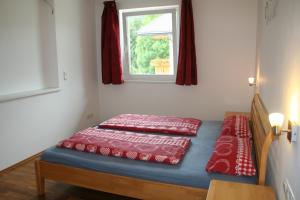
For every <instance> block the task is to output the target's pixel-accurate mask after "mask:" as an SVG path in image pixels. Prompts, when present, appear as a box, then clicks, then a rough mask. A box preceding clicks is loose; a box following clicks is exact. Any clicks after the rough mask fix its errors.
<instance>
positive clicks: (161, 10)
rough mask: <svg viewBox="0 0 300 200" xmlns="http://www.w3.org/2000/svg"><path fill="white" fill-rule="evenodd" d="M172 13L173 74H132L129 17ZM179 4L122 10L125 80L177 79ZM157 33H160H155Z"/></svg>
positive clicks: (121, 33)
mask: <svg viewBox="0 0 300 200" xmlns="http://www.w3.org/2000/svg"><path fill="white" fill-rule="evenodd" d="M167 13H168V14H172V40H173V52H172V53H173V70H174V72H173V75H139V74H130V69H129V66H130V49H129V43H128V42H129V41H128V35H129V30H128V26H127V20H126V18H127V17H131V16H140V15H151V14H167ZM178 13H179V6H178V5H174V6H159V7H151V8H138V9H124V10H120V12H119V14H120V16H121V18H120V19H121V20H120V27H121V28H120V36H121V37H120V42H121V50H122V66H123V78H124V81H129V82H130V81H133V82H172V83H174V82H175V80H176V73H177V62H178V43H179V22H178V20H179V17H178ZM155 35H159V33H158V34H155Z"/></svg>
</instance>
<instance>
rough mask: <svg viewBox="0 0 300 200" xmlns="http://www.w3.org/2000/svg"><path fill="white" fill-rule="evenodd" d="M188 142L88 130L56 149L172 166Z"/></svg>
mask: <svg viewBox="0 0 300 200" xmlns="http://www.w3.org/2000/svg"><path fill="white" fill-rule="evenodd" d="M190 142H191V139H190V138H186V137H170V136H160V135H151V134H141V133H133V132H126V131H117V130H107V129H97V128H88V129H85V130H82V131H79V132H78V133H76V134H74V135H73V136H72V137H70V138H69V139H66V140H63V141H61V142H60V143H59V144H58V145H57V146H58V147H61V148H67V149H73V150H77V151H84V152H89V153H95V154H101V155H104V156H114V157H122V158H128V159H133V160H143V161H152V162H159V163H166V164H172V165H175V164H177V163H179V162H180V160H182V158H183V156H184V154H185V153H186V151H187V150H188V148H189V145H190Z"/></svg>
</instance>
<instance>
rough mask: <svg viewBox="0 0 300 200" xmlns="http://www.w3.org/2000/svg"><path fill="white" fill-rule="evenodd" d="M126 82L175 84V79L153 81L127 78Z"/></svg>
mask: <svg viewBox="0 0 300 200" xmlns="http://www.w3.org/2000/svg"><path fill="white" fill-rule="evenodd" d="M124 82H125V83H153V84H175V81H173V80H170V81H155V80H153V81H151V80H131V79H127V80H126V79H125V80H124Z"/></svg>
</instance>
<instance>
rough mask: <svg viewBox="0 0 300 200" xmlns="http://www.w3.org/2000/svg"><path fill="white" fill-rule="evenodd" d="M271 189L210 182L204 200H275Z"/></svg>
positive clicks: (233, 183)
mask: <svg viewBox="0 0 300 200" xmlns="http://www.w3.org/2000/svg"><path fill="white" fill-rule="evenodd" d="M275 199H276V197H275V194H274V191H273V190H272V188H271V187H267V186H261V185H251V184H244V183H235V182H226V181H218V180H212V181H211V182H210V186H209V190H208V194H207V198H206V200H275Z"/></svg>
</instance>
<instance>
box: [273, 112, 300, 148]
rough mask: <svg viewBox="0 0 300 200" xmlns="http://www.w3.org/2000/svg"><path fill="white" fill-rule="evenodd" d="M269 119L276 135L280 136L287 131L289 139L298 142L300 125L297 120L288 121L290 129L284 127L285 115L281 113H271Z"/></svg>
mask: <svg viewBox="0 0 300 200" xmlns="http://www.w3.org/2000/svg"><path fill="white" fill-rule="evenodd" d="M269 121H270V124H271V126H272V131H273V133H274V135H275V136H280V135H282V134H283V133H287V139H288V140H289V141H290V142H296V141H297V137H298V133H299V131H300V126H299V125H297V124H296V123H295V122H291V121H289V122H288V129H286V130H285V129H282V125H283V121H284V115H283V114H281V113H271V114H270V115H269Z"/></svg>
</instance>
